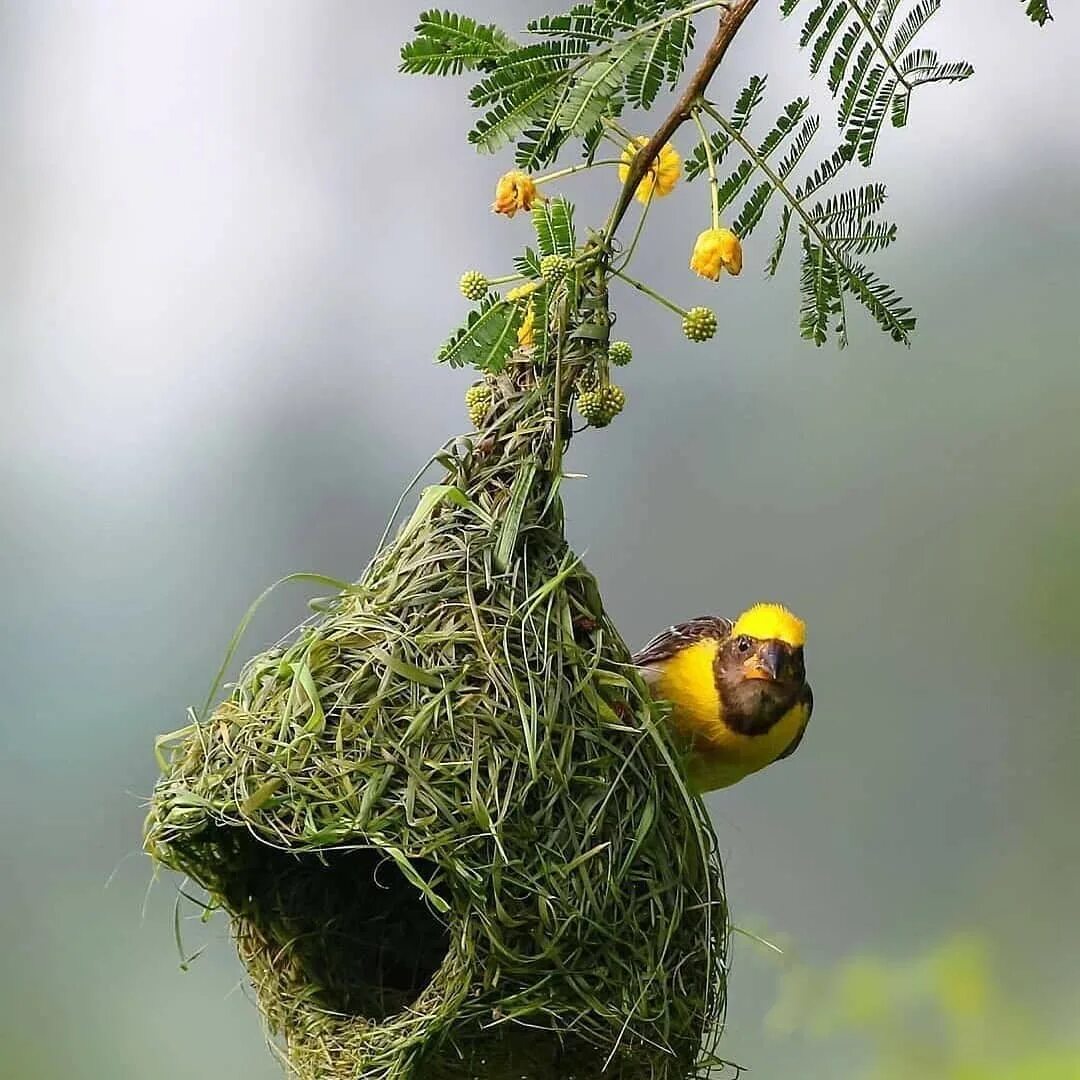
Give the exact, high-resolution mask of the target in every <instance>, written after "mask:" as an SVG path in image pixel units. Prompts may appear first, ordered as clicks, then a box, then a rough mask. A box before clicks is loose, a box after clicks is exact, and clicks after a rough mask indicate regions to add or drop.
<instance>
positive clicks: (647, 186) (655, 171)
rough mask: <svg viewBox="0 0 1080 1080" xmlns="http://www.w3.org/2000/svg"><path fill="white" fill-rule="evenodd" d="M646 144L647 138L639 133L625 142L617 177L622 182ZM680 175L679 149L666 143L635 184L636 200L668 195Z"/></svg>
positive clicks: (680, 160)
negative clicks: (638, 182) (636, 184)
mask: <svg viewBox="0 0 1080 1080" xmlns="http://www.w3.org/2000/svg"><path fill="white" fill-rule="evenodd" d="M648 144H649V140H648V138H647V137H646V136H644V135H639V136H638V137H637V138H636V139H631V140H630V142H628V143H627V144H626V149H625V150H624V151H623V152H622V164H621V165H620V166H619V179H620V180H621V181H622V182H623V183H624V184H625V183H626V178H627V177H628V176H629V175H630V166H631V164H632V163H633V160H634V158H635V157H637V154H638V151H639V150H641V149H643V148H644V147H646V146H647V145H648ZM681 175H682V158H681V157H679V151H678V150H676V149H675V147H674V146H672V145H671V143H666V144H665V146H664V148H663V149H662V150H661V151H660V153H659V154H658V155H657V157H656V160H655V161H654V162H653V163H652V164H651V165H650V166H649V169H648V172H646V173H645V175H644V176H643V177H642V178H641V183H640V184H638V186H637V191H636V192H635V194H636V195H637V200H638V202H640V203H647V202H648V201H649V199H650V198H651V197H652V196H654V195H655V196H656V197H657V198H661V197H663V196H664V195H670V194H671V192H672V190H673V189H674V187H675V185H676V184H677V183H678V182H679V177H680V176H681Z"/></svg>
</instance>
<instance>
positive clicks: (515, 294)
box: [506, 281, 541, 303]
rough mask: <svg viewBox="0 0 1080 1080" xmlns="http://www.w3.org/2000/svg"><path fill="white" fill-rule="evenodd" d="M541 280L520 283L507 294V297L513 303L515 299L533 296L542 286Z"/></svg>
mask: <svg viewBox="0 0 1080 1080" xmlns="http://www.w3.org/2000/svg"><path fill="white" fill-rule="evenodd" d="M540 284H541V283H540V282H539V281H526V282H525V284H524V285H519V286H518V287H517V288H516V289H511V290H510V291H509V292H508V293H507V294H506V299H507V300H509V301H510V302H511V303H513V302H514V301H515V300H524V299H525V297H526V296H532V294H533V293H534V292H536V290H537V289H539V288H540Z"/></svg>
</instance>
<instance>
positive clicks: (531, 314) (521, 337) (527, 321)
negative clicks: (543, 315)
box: [517, 300, 536, 349]
mask: <svg viewBox="0 0 1080 1080" xmlns="http://www.w3.org/2000/svg"><path fill="white" fill-rule="evenodd" d="M535 324H536V309H535V308H534V307H533V303H532V301H531V300H530V301H529V306H528V307H527V308H526V309H525V318H524V319H522V320H521V325H520V326H519V327H518V332H517V337H518V344H519V345H520V346H521V347H522V348H523V349H531V348H532V347H533V346H534V345H535V344H536V335H535V334H534V332H533V328H534V326H535Z"/></svg>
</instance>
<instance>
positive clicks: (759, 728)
mask: <svg viewBox="0 0 1080 1080" xmlns="http://www.w3.org/2000/svg"><path fill="white" fill-rule="evenodd" d="M805 643H806V625H805V624H804V623H803V621H802V620H801V619H799V618H796V617H795V616H794V615H792V613H791V612H790V611H788V610H787V608H784V607H781V606H780V605H779V604H756V605H755V606H754V607H752V608H750V609H749V610H748V611H744V612H743V613H742V614H741V615H740V616H739V617H738V619H736V620H735V622H731V620H730V619H721V618H718V617H717V616H715V615H703V616H701V617H699V618H696V619H691V620H690V621H689V622H685V623H680V624H679V625H678V626H672V627H670V628H669V629H667V630H665V631H664V632H663V633H662V634H658V635H657V636H656V637H654V638H653V639H652V641H650V642H649V643H648V644H647V645H646V646H645V647H644V648H643V649H642V650H641V652H639V653H638V654H637V655H636V656H635V657H634V663H635V664H636V665H637V667H638V669H639V670H640V671H641V674H642V676H643V677H644V679H645V681H646V682H647V683H648V684H649V687H650V689H651V691H652V693H653V696H654V697H656V698H662V699H665V700H667V701H670V702H671V705H672V712H671V722H672V725H673V727H674V729H675V732H676V734H677V735H678V736H679V740H680V741H681V742H682V743H683V744H684V746H685V749H686V760H685V765H686V773H687V778H688V779H689V781H690V786H691V787H692V788H693V789H694V790H695V791H698V792H703V791H713V790H714V789H716V788H722V787H728V786H729V785H731V784H734V783H736V782H737V781H739V780H741V779H742V778H743V777H744V776H749V775H750V773H754V772H757V771H758V770H760V769H764V768H765V766H766V765H771V764H772V763H773V762H774V761H779V760H780V759H781V758H786V757H788V756H789V755H791V754H793V753H794V752H795V750H796V748H797V747H798V745H799V743H800V742H802V737H803V734H804V733H805V731H806V725H807V723H808V722H809V720H810V712H811V710H812V709H813V706H814V697H813V695H812V694H811V692H810V687H809V685H808V684H807V682H806V667H805V663H804V660H803V646H804V645H805Z"/></svg>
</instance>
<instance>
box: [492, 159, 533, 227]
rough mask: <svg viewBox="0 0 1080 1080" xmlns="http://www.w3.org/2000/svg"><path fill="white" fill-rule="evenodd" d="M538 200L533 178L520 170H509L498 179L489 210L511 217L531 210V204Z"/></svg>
mask: <svg viewBox="0 0 1080 1080" xmlns="http://www.w3.org/2000/svg"><path fill="white" fill-rule="evenodd" d="M539 198H540V195H539V194H538V193H537V190H536V184H535V183H533V178H532V177H531V176H530V175H529V174H528V173H523V172H522V171H521V170H520V169H511V170H510V172H508V173H506V174H505V175H504V176H500V177H499V183H498V184H497V185H496V187H495V201H494V202H493V203H492V204H491V209H492V210H493V211H494V212H495V213H496V214H505V215H506V216H507V217H513V216H514V215H515V214H516V213H517V212H518V211H519V210H531V209H532V206H533V203H534V202H536V200H537V199H539Z"/></svg>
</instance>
